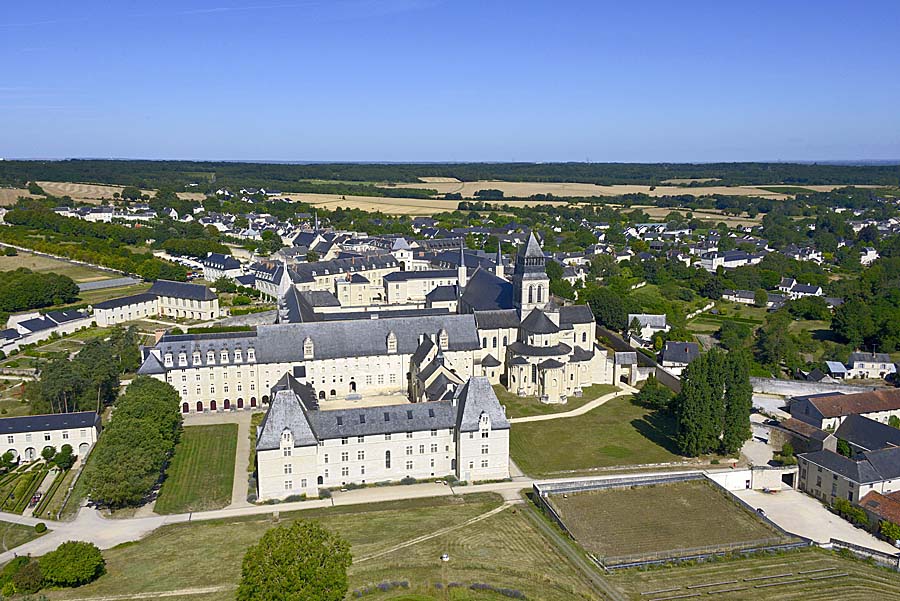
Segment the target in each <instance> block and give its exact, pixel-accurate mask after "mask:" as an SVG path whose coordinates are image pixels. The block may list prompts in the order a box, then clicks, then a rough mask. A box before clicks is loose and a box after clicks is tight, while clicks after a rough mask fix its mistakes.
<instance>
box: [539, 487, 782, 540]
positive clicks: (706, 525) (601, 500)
mask: <svg viewBox="0 0 900 601" xmlns="http://www.w3.org/2000/svg"><path fill="white" fill-rule="evenodd" d="M550 501H551V503H552V504H553V506H554V507H555V508H556V510H557V512H558V513H559V516H560V518H562V521H563V523H565V524H566V527H567V528H568V529H569V531H570V532H571V533H572V536H574V537H575V540H576V541H578V543H579V544H580V545H581V546H582V547H584V549H586V550H587V551H589V552H590V553H593V554H595V555H597V556H598V557H601V558H602V557H611V556H623V555H640V554H653V553H665V552H667V551H672V552H676V553H677V551H679V550H683V549H692V548H697V547H707V546H713V545H733V544H744V543H752V542H754V541H762V540H769V541H770V542H773V541H774V542H778V541H780V540H782V538H783V537H782V535H781V534H780V533H778V532H777V531H776V530H774V529H773V528H771V527H770V526H768V525H767V524H766V523H765V522H763V521H762V520H760V519H759V518H758V517H757V516H756V515H755V514H752V513H751V512H750V511H748V510H746V509H744V508H743V507H741V506H739V505H738V504H736V503H735V502H734V501H732V500H731V499H729V498H728V497H727V496H726V495H725V493H723V492H721V491H719V490H717V489H715V488H713V486H712V485H711V484H709V483H708V482H706V481H704V480H692V481H688V482H677V483H672V484H660V485H656V486H635V487H632V488H617V489H607V490H596V491H590V492H579V493H569V494H568V495H567V496H565V497H564V496H562V495H553V496H552V497H551V499H550ZM775 539H777V540H775Z"/></svg>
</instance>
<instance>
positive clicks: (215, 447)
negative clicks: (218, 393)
mask: <svg viewBox="0 0 900 601" xmlns="http://www.w3.org/2000/svg"><path fill="white" fill-rule="evenodd" d="M237 435H238V425H237V424H216V425H212V426H189V427H187V428H185V429H184V432H182V434H181V440H179V441H178V444H177V446H176V447H175V455H174V456H173V457H172V462H171V463H170V464H169V467H168V469H167V470H166V479H165V481H164V482H163V485H162V489H161V490H160V491H159V497H158V498H157V499H156V506H155V511H156V513H186V512H188V511H205V510H209V509H221V508H222V507H225V506H226V505H228V504H230V503H231V486H232V483H233V482H234V458H235V451H236V448H237Z"/></svg>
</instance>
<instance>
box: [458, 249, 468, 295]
mask: <svg viewBox="0 0 900 601" xmlns="http://www.w3.org/2000/svg"><path fill="white" fill-rule="evenodd" d="M468 275H469V274H468V272H467V271H466V252H465V247H464V246H463V243H462V242H460V243H459V266H458V267H457V268H456V279H457V280H458V282H457V283H458V284H459V290H460V294H462V289H463V288H465V287H466V280H467V278H468Z"/></svg>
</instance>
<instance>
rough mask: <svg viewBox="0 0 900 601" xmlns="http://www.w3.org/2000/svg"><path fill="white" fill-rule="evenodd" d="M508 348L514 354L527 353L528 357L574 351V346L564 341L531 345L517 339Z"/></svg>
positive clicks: (552, 355) (566, 353) (549, 355)
mask: <svg viewBox="0 0 900 601" xmlns="http://www.w3.org/2000/svg"><path fill="white" fill-rule="evenodd" d="M506 348H508V349H509V350H510V351H511V352H512V353H513V354H516V355H525V356H526V357H555V356H559V355H568V354H569V353H571V352H572V347H571V346H569V345H568V344H566V343H564V342H559V343H557V344H556V345H554V346H530V345H528V344H525V343H524V342H519V341H518V340H517V341H515V342H513V343H511V344H510V345H509V346H507V347H506Z"/></svg>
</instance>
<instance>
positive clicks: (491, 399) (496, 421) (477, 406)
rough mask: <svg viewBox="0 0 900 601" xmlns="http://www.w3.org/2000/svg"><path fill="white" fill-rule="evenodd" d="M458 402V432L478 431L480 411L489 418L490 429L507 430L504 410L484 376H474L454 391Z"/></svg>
mask: <svg viewBox="0 0 900 601" xmlns="http://www.w3.org/2000/svg"><path fill="white" fill-rule="evenodd" d="M456 402H457V403H458V404H459V408H458V414H457V420H456V427H457V429H458V430H459V431H460V432H476V431H478V420H479V419H480V418H481V414H482V413H486V414H487V415H488V417H490V418H491V429H493V430H509V421H508V420H507V419H506V411H505V410H504V409H503V407H501V406H500V401H498V400H497V395H496V394H495V393H494V389H493V388H491V382H490V380H488V379H487V378H486V377H484V376H474V377H472V378H469V381H468V382H466V383H465V384H464V385H463V386H461V387H460V388H459V389H458V390H457V392H456Z"/></svg>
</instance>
